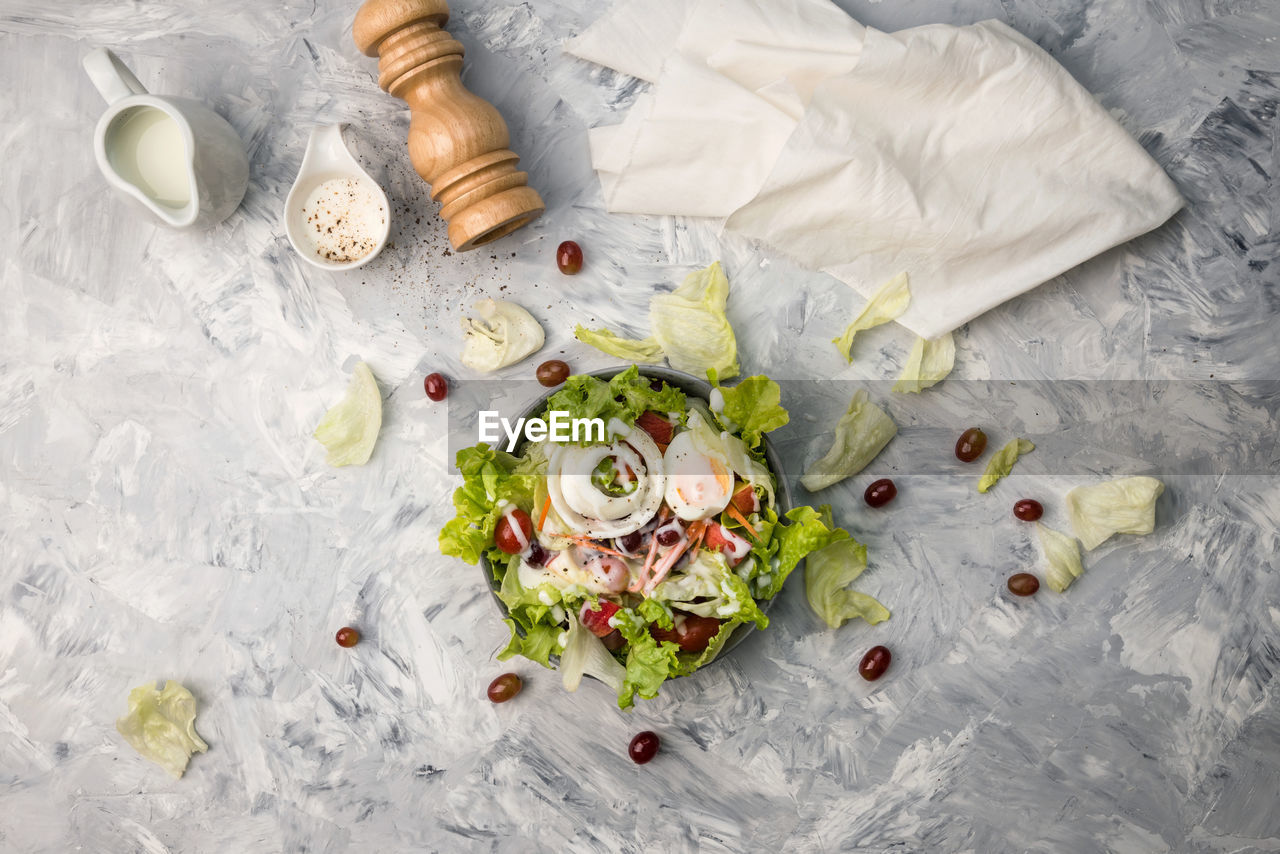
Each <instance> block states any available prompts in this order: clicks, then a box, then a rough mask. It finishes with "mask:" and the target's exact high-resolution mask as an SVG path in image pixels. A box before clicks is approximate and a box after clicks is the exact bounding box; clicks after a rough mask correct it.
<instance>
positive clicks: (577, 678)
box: [560, 613, 627, 694]
mask: <svg viewBox="0 0 1280 854" xmlns="http://www.w3.org/2000/svg"><path fill="white" fill-rule="evenodd" d="M584 674H585V675H588V676H594V677H595V678H596V679H599V680H600V681H601V682H603V683H604V684H606V685H608V686H609V687H610V688H611V689H613V692H614V693H615V694H616V693H620V692H621V691H622V683H623V682H624V681H625V680H626V677H627V669H626V668H625V667H623V666H622V665H621V664H619V663H618V660H617V659H616V658H614V657H613V656H612V655H610V653H609V650H608V649H606V648H605V645H604V643H603V642H602V641H601V640H600V638H598V637H596V636H595V635H594V634H592V633H591V631H590V630H589V629H587V627H586V626H584V625H582V623H580V622H578V616H577V615H576V614H574V613H570V614H569V636H568V638H567V639H566V640H565V644H564V652H563V653H561V654H560V679H561V681H562V682H563V683H564V689H565V690H566V691H570V692H572V691H577V690H578V685H580V684H581V683H582V677H583V675H584Z"/></svg>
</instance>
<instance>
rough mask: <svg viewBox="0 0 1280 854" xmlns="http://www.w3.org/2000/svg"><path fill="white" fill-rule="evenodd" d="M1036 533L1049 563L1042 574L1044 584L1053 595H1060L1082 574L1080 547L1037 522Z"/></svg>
mask: <svg viewBox="0 0 1280 854" xmlns="http://www.w3.org/2000/svg"><path fill="white" fill-rule="evenodd" d="M1036 532H1037V533H1039V535H1040V547H1041V548H1043V549H1044V557H1045V560H1047V561H1048V562H1049V568H1048V569H1047V570H1045V573H1044V580H1045V583H1046V584H1048V585H1049V589H1051V590H1053V591H1054V592H1055V593H1061V592H1062V591H1064V590H1066V589H1067V588H1068V587H1070V586H1071V582H1073V581H1075V580H1076V579H1077V578H1079V577H1080V576H1081V575H1082V574H1083V573H1084V567H1083V566H1082V565H1081V564H1080V546H1078V545H1076V540H1075V537H1068V536H1067V535H1066V534H1064V533H1062V532H1061V531H1055V530H1054V529H1053V528H1050V527H1048V526H1046V525H1043V524H1041V523H1039V522H1037V523H1036Z"/></svg>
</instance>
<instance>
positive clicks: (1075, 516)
mask: <svg viewBox="0 0 1280 854" xmlns="http://www.w3.org/2000/svg"><path fill="white" fill-rule="evenodd" d="M1163 492H1164V484H1163V483H1161V482H1160V481H1158V480H1156V479H1155V478H1154V477H1122V478H1120V479H1119V480H1111V481H1107V482H1106V483H1099V484H1096V485H1094V486H1077V487H1076V488H1075V489H1073V490H1071V491H1070V492H1068V493H1067V500H1066V505H1067V516H1068V517H1069V518H1070V519H1071V529H1072V530H1073V531H1075V535H1076V536H1077V537H1079V538H1080V542H1082V543H1084V547H1085V548H1086V549H1088V550H1090V551H1092V550H1093V549H1096V548H1097V547H1098V546H1100V545H1102V543H1104V542H1105V541H1106V540H1107V539H1108V538H1109V537H1111V535H1112V534H1150V533H1151V532H1152V531H1154V530H1155V527H1156V499H1157V498H1159V497H1160V494H1161V493H1163Z"/></svg>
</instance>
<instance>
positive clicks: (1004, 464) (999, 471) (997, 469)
mask: <svg viewBox="0 0 1280 854" xmlns="http://www.w3.org/2000/svg"><path fill="white" fill-rule="evenodd" d="M1035 449H1036V446H1035V445H1034V444H1032V442H1031V440H1030V439H1014V440H1013V441H1011V442H1010V443H1009V444H1007V445H1005V446H1004V447H1003V448H1001V449H1000V450H998V451H996V452H995V455H994V456H992V457H991V459H990V460H988V461H987V469H986V471H984V472H983V473H982V477H980V478H978V491H979V492H986V491H987V490H988V489H990V488H991V487H993V486H995V485H996V481H998V480H1000V478H1002V477H1005V476H1006V475H1008V474H1009V472H1011V471H1013V464H1014V463H1016V462H1017V461H1018V457H1020V456H1022V455H1023V454H1029V453H1031V452H1032V451H1034V450H1035Z"/></svg>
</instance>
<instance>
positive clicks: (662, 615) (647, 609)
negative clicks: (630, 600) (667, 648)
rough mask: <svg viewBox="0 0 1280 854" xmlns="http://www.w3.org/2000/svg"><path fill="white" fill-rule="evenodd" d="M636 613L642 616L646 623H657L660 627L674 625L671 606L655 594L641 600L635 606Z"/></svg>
mask: <svg viewBox="0 0 1280 854" xmlns="http://www.w3.org/2000/svg"><path fill="white" fill-rule="evenodd" d="M636 613H637V614H639V615H640V616H641V617H643V618H644V620H645V622H646V623H657V624H658V626H659V627H660V628H664V629H669V628H671V627H672V626H673V625H674V615H673V614H672V613H671V608H670V607H669V606H668V605H667V604H666V603H665V602H662V601H661V600H660V599H659V598H657V597H655V596H650V597H649V598H647V599H644V600H643V601H641V602H640V604H639V605H637V606H636Z"/></svg>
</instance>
